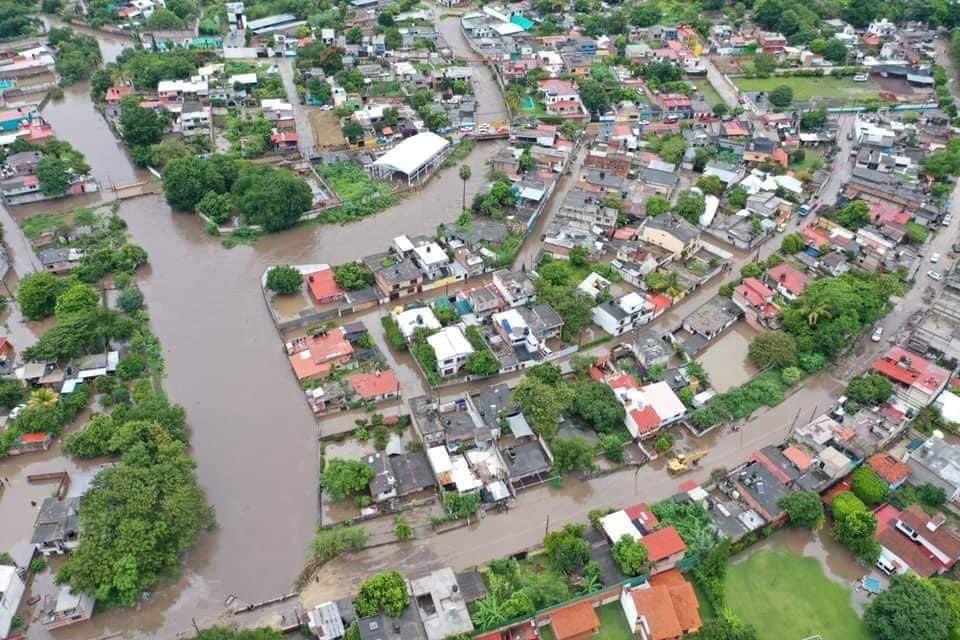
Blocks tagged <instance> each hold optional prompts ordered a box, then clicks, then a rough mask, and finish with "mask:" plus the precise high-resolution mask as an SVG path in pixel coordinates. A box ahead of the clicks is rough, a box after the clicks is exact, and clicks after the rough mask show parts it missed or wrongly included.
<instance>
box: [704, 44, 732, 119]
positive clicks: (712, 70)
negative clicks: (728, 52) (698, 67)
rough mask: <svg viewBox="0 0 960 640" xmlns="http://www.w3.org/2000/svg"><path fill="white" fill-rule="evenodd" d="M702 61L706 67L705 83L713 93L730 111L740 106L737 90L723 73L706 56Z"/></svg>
mask: <svg viewBox="0 0 960 640" xmlns="http://www.w3.org/2000/svg"><path fill="white" fill-rule="evenodd" d="M704 61H705V62H706V66H707V81H708V82H709V83H710V85H711V86H712V87H713V89H714V91H716V92H717V93H718V94H720V97H721V98H722V99H723V101H724V103H725V104H726V105H727V107H729V108H730V109H735V108H737V107H738V106H740V95H739V94H738V93H737V88H736V87H735V86H733V84H732V83H731V82H730V81H729V80H727V79H726V78H725V77H724V76H723V73H721V72H720V70H719V69H717V67H716V66H715V65H714V64H713V62H712V61H711V60H710V58H709V57H708V56H705V57H704Z"/></svg>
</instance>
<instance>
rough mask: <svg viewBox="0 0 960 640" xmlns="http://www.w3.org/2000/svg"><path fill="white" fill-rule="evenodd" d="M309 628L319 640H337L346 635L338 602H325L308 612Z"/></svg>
mask: <svg viewBox="0 0 960 640" xmlns="http://www.w3.org/2000/svg"><path fill="white" fill-rule="evenodd" d="M307 627H308V628H309V629H310V632H311V633H313V635H315V636H316V637H317V638H318V640H337V639H338V638H342V637H343V636H344V634H345V633H346V627H345V626H344V623H343V618H342V617H341V615H340V607H338V606H337V603H336V602H324V603H322V604H318V605H317V606H315V607H314V608H313V609H311V610H310V611H308V612H307Z"/></svg>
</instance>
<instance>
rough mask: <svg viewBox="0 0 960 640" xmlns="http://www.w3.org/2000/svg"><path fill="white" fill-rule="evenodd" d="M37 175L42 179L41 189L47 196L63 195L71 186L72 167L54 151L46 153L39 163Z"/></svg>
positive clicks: (38, 178)
mask: <svg viewBox="0 0 960 640" xmlns="http://www.w3.org/2000/svg"><path fill="white" fill-rule="evenodd" d="M36 176H37V180H39V181H40V191H41V192H42V193H43V195H45V196H59V195H63V194H65V193H66V192H67V189H69V188H70V177H71V173H70V168H69V167H68V166H67V163H65V162H64V161H63V160H61V159H60V158H58V157H57V156H56V155H54V154H52V153H47V154H44V156H43V157H42V158H41V159H40V162H38V163H37V167H36Z"/></svg>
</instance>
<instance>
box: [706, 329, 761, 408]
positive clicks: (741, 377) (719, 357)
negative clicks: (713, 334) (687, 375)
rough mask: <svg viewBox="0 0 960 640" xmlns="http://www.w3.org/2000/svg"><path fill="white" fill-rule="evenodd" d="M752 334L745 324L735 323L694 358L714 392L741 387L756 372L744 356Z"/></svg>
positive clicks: (755, 333) (754, 332) (754, 334)
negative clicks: (704, 370) (707, 375)
mask: <svg viewBox="0 0 960 640" xmlns="http://www.w3.org/2000/svg"><path fill="white" fill-rule="evenodd" d="M756 335H757V332H756V331H755V330H754V329H752V328H751V327H750V326H749V325H748V324H747V323H746V322H737V323H736V324H735V325H733V328H731V329H730V330H729V331H727V333H725V334H723V335H722V336H720V337H719V338H717V339H716V340H715V341H714V342H713V344H711V345H710V346H709V347H707V349H706V351H704V352H703V353H701V354H700V355H698V356H697V360H699V361H700V363H701V364H703V368H704V369H706V371H707V373H708V374H710V383H711V384H712V385H713V388H714V389H716V390H717V392H718V393H723V392H724V391H726V390H727V389H730V388H731V387H735V386H737V385H740V384H743V383H744V382H746V381H748V380H749V379H750V378H752V377H753V376H754V375H755V374H756V373H757V369H756V367H754V366H753V364H751V363H750V359H749V358H748V357H747V350H748V349H749V348H750V341H751V340H753V338H754V336H756Z"/></svg>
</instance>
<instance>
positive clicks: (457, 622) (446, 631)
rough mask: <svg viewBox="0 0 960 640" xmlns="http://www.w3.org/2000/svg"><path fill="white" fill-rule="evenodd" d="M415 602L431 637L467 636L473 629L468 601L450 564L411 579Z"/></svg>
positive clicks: (428, 639) (428, 635)
mask: <svg viewBox="0 0 960 640" xmlns="http://www.w3.org/2000/svg"><path fill="white" fill-rule="evenodd" d="M410 595H411V596H412V598H411V603H416V607H417V612H418V613H419V614H420V621H421V622H422V623H423V628H424V630H425V631H426V633H427V640H444V639H445V638H450V637H455V636H463V635H467V634H470V632H472V631H473V623H471V622H470V612H469V611H468V610H467V603H466V602H465V601H464V599H463V594H462V593H461V592H460V585H459V584H458V582H457V576H456V575H455V574H454V573H453V569H451V568H450V567H444V568H442V569H437V570H436V571H433V572H432V573H429V574H427V575H425V576H423V577H420V578H413V579H411V580H410Z"/></svg>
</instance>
